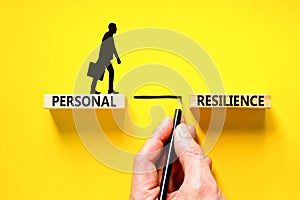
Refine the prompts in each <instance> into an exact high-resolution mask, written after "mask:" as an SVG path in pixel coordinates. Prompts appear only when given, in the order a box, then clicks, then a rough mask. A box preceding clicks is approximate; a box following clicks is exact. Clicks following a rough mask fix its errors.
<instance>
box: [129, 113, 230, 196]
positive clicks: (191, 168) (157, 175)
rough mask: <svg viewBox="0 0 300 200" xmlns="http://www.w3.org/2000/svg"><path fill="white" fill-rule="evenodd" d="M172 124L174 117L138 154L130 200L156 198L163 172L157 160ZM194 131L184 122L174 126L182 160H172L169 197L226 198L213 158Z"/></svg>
mask: <svg viewBox="0 0 300 200" xmlns="http://www.w3.org/2000/svg"><path fill="white" fill-rule="evenodd" d="M172 125H173V121H172V119H171V118H169V117H168V118H166V119H165V120H164V121H163V122H162V123H161V124H160V125H159V126H158V127H157V128H156V129H155V130H154V132H153V134H152V136H151V137H150V138H149V139H148V141H147V142H146V144H145V145H144V147H143V148H142V149H141V150H140V152H139V153H138V154H137V155H136V156H135V160H134V174H133V177H132V186H131V195H130V199H131V200H144V199H147V200H154V199H157V197H158V194H159V184H160V180H161V176H162V169H157V161H158V160H159V157H160V155H161V152H162V149H163V147H164V144H165V143H166V141H167V140H168V138H169V136H170V134H171V130H172ZM195 135H196V131H195V128H194V127H192V126H187V125H185V124H184V123H182V124H180V125H179V126H177V128H176V130H175V138H174V147H175V152H176V154H177V156H178V157H179V160H176V161H175V162H173V167H172V172H171V178H170V182H169V192H168V195H167V199H169V200H171V199H185V200H186V199H200V200H201V199H225V198H224V197H223V195H222V193H221V191H220V190H219V188H218V185H217V183H216V181H215V179H214V177H213V175H212V173H211V171H210V168H211V164H212V163H211V160H210V159H209V158H205V156H204V154H203V152H202V150H201V148H200V146H199V145H198V144H197V143H196V142H195V140H194V138H193V136H195Z"/></svg>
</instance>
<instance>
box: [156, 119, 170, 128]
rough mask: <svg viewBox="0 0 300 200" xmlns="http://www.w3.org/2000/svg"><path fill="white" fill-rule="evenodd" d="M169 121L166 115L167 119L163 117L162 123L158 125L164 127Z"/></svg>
mask: <svg viewBox="0 0 300 200" xmlns="http://www.w3.org/2000/svg"><path fill="white" fill-rule="evenodd" d="M167 122H168V117H166V118H165V119H163V121H162V122H161V123H160V125H159V126H158V128H159V129H161V128H163V127H164V126H165V125H166V124H167Z"/></svg>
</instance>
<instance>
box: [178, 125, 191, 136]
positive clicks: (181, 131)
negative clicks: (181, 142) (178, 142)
mask: <svg viewBox="0 0 300 200" xmlns="http://www.w3.org/2000/svg"><path fill="white" fill-rule="evenodd" d="M178 132H179V135H180V136H181V137H189V130H188V129H187V127H186V125H185V124H179V126H178Z"/></svg>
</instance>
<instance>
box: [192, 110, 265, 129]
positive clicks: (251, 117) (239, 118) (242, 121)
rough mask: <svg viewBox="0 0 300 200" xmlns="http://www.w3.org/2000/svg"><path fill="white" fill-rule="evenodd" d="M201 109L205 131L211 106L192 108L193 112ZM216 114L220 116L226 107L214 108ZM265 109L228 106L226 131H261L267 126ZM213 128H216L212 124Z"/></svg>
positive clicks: (202, 124) (207, 126)
mask: <svg viewBox="0 0 300 200" xmlns="http://www.w3.org/2000/svg"><path fill="white" fill-rule="evenodd" d="M197 110H199V111H200V120H199V125H200V127H201V129H202V130H203V131H204V132H207V130H208V128H209V126H210V122H211V116H212V109H211V108H200V109H199V108H191V111H192V113H196V111H197ZM213 112H215V113H214V115H216V116H218V115H221V113H222V112H224V109H218V108H215V109H214V111H213ZM265 113H266V110H265V109H253V108H249V109H247V108H228V109H226V115H225V121H224V126H223V130H224V131H227V130H228V131H243V130H250V131H261V130H264V128H265ZM211 126H212V127H211V128H212V129H213V128H214V127H213V125H211Z"/></svg>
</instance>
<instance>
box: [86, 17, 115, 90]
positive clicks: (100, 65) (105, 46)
mask: <svg viewBox="0 0 300 200" xmlns="http://www.w3.org/2000/svg"><path fill="white" fill-rule="evenodd" d="M108 29H109V30H108V32H106V33H105V34H104V36H103V39H102V43H101V47H100V53H99V58H98V61H97V63H90V68H89V72H88V76H91V77H92V78H93V82H92V84H91V92H90V93H91V94H100V93H101V92H98V91H96V86H97V82H98V80H101V81H102V80H103V77H104V72H105V68H106V67H107V70H108V72H109V87H108V94H118V93H119V92H117V91H115V90H114V68H113V66H112V64H111V60H112V59H113V55H115V57H116V58H117V62H118V64H121V60H120V58H119V55H118V53H117V50H116V47H115V42H114V38H113V34H115V33H116V32H117V26H116V24H115V23H110V24H109V25H108ZM92 64H93V65H92Z"/></svg>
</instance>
